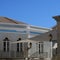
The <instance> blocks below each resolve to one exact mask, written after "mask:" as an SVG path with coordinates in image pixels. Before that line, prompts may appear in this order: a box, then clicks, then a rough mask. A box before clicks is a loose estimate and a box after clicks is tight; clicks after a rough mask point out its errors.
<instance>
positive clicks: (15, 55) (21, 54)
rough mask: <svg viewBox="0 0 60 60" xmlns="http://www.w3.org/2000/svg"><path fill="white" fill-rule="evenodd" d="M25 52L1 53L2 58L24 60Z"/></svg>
mask: <svg viewBox="0 0 60 60" xmlns="http://www.w3.org/2000/svg"><path fill="white" fill-rule="evenodd" d="M24 55H25V54H24V52H16V51H9V52H3V51H0V58H24V57H25V56H24Z"/></svg>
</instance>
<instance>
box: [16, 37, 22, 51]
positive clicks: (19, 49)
mask: <svg viewBox="0 0 60 60" xmlns="http://www.w3.org/2000/svg"><path fill="white" fill-rule="evenodd" d="M20 40H21V38H19V39H18V40H17V41H20ZM19 51H21V52H22V43H17V52H19Z"/></svg>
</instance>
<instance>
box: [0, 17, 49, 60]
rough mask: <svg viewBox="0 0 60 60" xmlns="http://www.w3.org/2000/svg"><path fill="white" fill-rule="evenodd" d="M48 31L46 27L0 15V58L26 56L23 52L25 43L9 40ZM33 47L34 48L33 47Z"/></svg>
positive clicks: (17, 58)
mask: <svg viewBox="0 0 60 60" xmlns="http://www.w3.org/2000/svg"><path fill="white" fill-rule="evenodd" d="M48 31H50V29H48V28H42V27H36V26H32V25H29V24H26V23H23V22H16V21H14V20H12V19H9V18H6V17H0V59H13V60H15V59H16V60H19V59H21V60H22V58H23V57H25V56H26V55H24V54H25V53H24V52H26V51H27V50H26V49H27V43H20V44H19V43H17V44H11V42H14V41H19V40H25V39H28V38H32V37H34V36H36V35H39V34H42V33H45V32H48ZM33 46H34V43H33ZM33 49H35V48H34V47H33ZM33 49H32V50H31V49H30V51H33ZM37 49H38V48H37ZM33 52H34V51H33ZM35 52H36V51H35ZM29 53H30V52H29Z"/></svg>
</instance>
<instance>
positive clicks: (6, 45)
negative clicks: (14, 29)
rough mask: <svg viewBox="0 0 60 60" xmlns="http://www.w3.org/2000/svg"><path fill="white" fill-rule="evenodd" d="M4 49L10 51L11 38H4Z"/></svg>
mask: <svg viewBox="0 0 60 60" xmlns="http://www.w3.org/2000/svg"><path fill="white" fill-rule="evenodd" d="M3 51H4V52H6V51H9V39H8V38H7V37H5V39H4V40H3Z"/></svg>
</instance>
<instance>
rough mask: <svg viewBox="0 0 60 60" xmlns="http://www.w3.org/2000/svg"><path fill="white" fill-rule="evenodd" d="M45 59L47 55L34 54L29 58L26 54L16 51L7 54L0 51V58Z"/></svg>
mask: <svg viewBox="0 0 60 60" xmlns="http://www.w3.org/2000/svg"><path fill="white" fill-rule="evenodd" d="M26 57H27V58H32V59H34V58H47V57H48V54H47V53H40V54H39V53H38V52H36V53H34V54H32V55H31V56H30V57H29V56H28V54H26V52H16V51H9V52H3V51H0V58H12V59H13V58H14V59H15V58H17V59H18V58H19V59H25V58H26Z"/></svg>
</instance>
